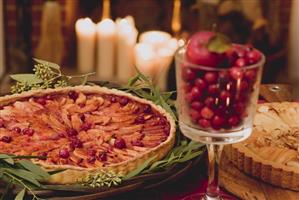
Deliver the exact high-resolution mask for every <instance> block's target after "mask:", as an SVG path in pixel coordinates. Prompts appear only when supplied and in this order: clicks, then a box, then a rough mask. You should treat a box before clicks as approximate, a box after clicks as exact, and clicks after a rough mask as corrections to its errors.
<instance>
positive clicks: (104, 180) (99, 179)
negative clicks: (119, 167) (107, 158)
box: [82, 170, 123, 188]
mask: <svg viewBox="0 0 299 200" xmlns="http://www.w3.org/2000/svg"><path fill="white" fill-rule="evenodd" d="M122 178H123V177H122V176H121V175H119V174H116V173H114V172H113V171H105V170H100V171H99V172H97V173H96V174H89V175H88V177H86V179H85V180H83V182H82V185H84V186H90V187H93V188H95V187H104V186H107V187H111V186H117V185H119V184H120V183H121V182H122Z"/></svg>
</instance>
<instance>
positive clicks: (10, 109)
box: [0, 86, 175, 184]
mask: <svg viewBox="0 0 299 200" xmlns="http://www.w3.org/2000/svg"><path fill="white" fill-rule="evenodd" d="M174 140H175V122H174V120H173V119H172V117H171V116H170V115H169V114H168V113H167V112H166V111H164V110H163V109H162V108H161V107H159V106H157V105H155V104H153V103H152V102H150V101H147V100H144V99H141V98H138V97H135V96H133V95H131V94H128V93H125V92H122V91H119V90H115V89H107V88H104V87H98V86H77V87H65V88H59V89H46V90H34V91H29V92H24V93H21V94H16V95H9V96H4V97H0V153H5V154H15V155H34V156H35V155H36V156H43V157H44V158H41V159H34V160H33V162H35V163H37V164H39V165H40V166H42V167H43V168H45V169H47V170H55V169H66V170H65V171H63V172H61V173H58V174H55V175H53V176H51V179H50V180H47V182H49V183H54V184H71V183H75V182H77V181H78V180H82V178H84V177H86V176H88V175H89V174H91V173H96V172H97V171H102V170H112V171H113V172H115V173H118V174H121V175H125V174H127V173H129V172H130V171H132V170H134V169H136V168H137V167H138V166H139V165H140V164H142V163H143V162H144V161H145V160H147V159H149V158H151V157H154V156H155V160H159V159H161V158H162V157H164V156H165V155H166V154H167V153H168V151H169V150H170V149H171V148H172V146H173V144H174Z"/></svg>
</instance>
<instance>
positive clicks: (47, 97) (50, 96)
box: [45, 94, 53, 100]
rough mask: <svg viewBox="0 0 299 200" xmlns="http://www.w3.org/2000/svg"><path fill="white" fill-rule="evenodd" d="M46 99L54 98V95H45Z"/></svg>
mask: <svg viewBox="0 0 299 200" xmlns="http://www.w3.org/2000/svg"><path fill="white" fill-rule="evenodd" d="M45 99H46V100H53V96H52V95H50V94H48V95H46V96H45Z"/></svg>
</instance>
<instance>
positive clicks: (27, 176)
mask: <svg viewBox="0 0 299 200" xmlns="http://www.w3.org/2000/svg"><path fill="white" fill-rule="evenodd" d="M5 171H6V172H7V173H10V174H12V175H15V176H17V177H19V178H22V179H24V180H26V181H28V182H30V183H32V184H34V185H35V186H38V187H40V183H39V182H38V181H37V179H38V178H39V176H37V175H35V174H33V173H31V172H28V171H26V170H23V169H9V168H6V169H5Z"/></svg>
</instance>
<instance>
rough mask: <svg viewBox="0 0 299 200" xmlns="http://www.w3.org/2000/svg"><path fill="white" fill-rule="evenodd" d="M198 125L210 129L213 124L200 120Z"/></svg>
mask: <svg viewBox="0 0 299 200" xmlns="http://www.w3.org/2000/svg"><path fill="white" fill-rule="evenodd" d="M198 124H199V126H201V127H202V128H209V127H210V126H211V123H210V121H209V120H207V119H200V120H198Z"/></svg>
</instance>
